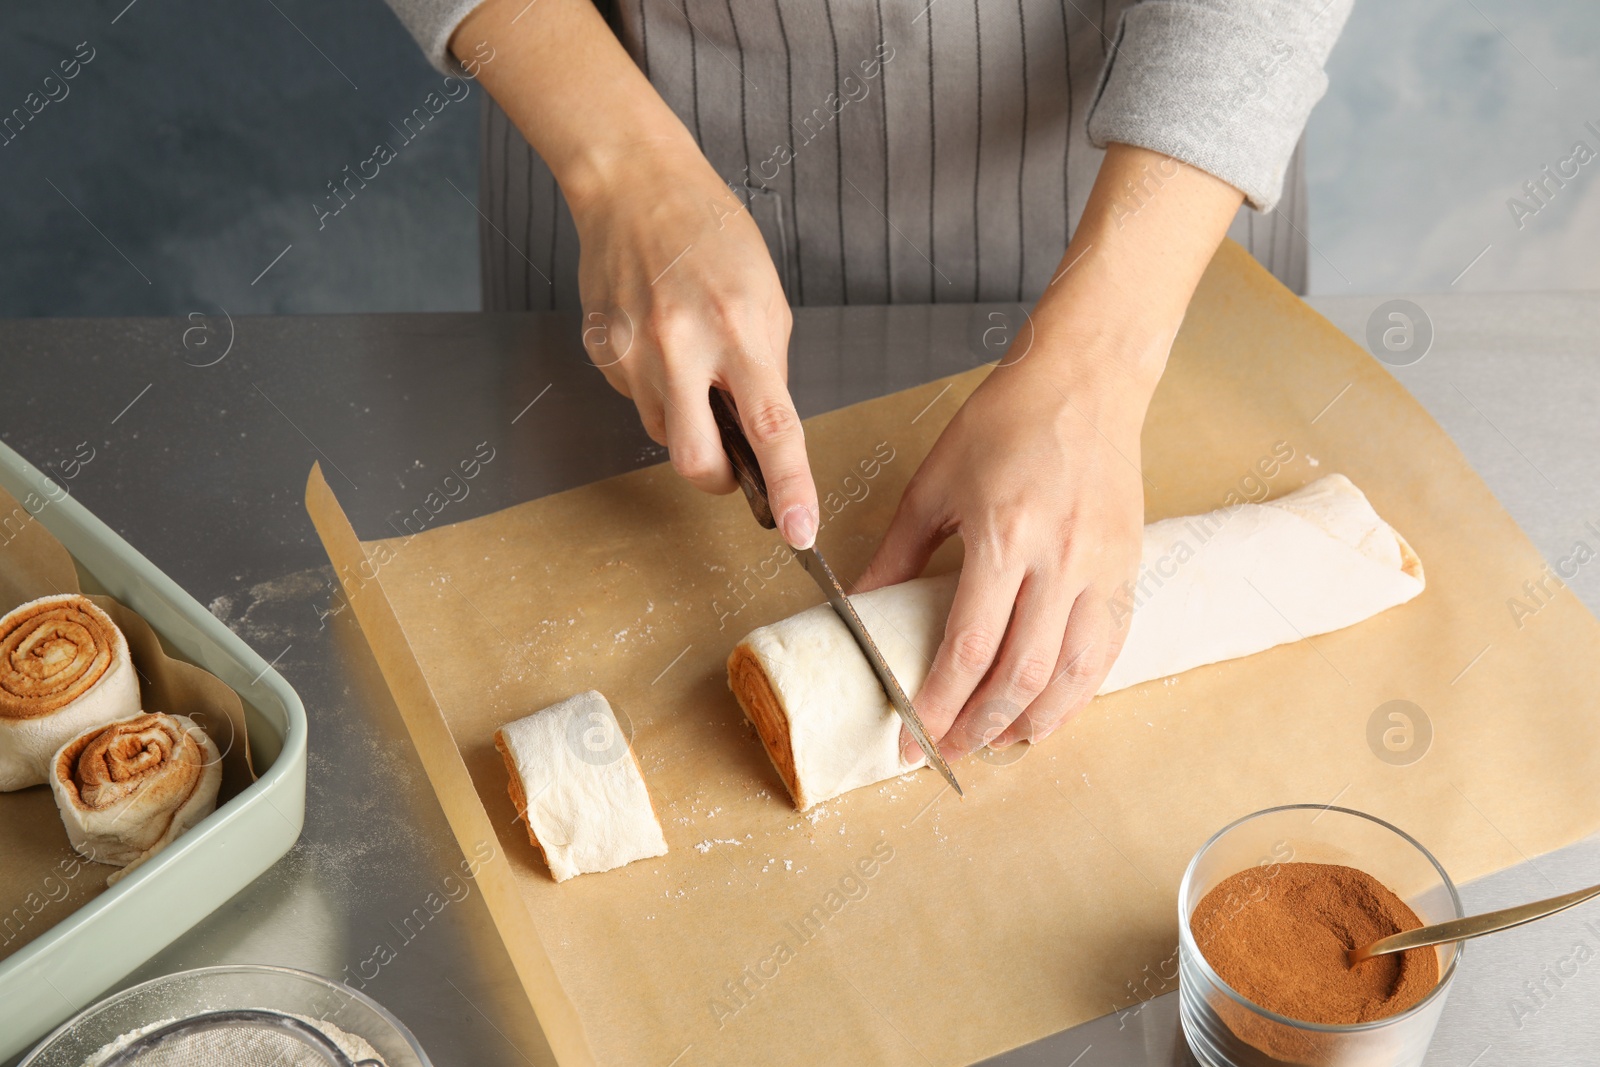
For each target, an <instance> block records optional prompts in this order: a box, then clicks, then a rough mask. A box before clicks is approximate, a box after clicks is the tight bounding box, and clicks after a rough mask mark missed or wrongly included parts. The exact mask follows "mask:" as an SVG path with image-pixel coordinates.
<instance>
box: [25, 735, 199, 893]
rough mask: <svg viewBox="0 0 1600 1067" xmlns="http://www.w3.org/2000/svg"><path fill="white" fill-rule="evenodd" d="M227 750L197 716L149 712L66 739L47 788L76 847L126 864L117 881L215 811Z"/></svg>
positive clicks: (97, 857) (107, 860)
mask: <svg viewBox="0 0 1600 1067" xmlns="http://www.w3.org/2000/svg"><path fill="white" fill-rule="evenodd" d="M221 784H222V756H221V754H220V753H219V752H218V751H217V746H216V744H215V743H213V742H212V740H211V739H210V738H209V737H207V736H206V734H205V731H204V730H202V729H200V727H199V726H197V725H196V724H195V723H194V721H193V720H192V719H189V718H187V717H185V716H183V715H163V714H145V715H139V716H137V717H135V718H132V719H124V720H122V721H121V722H114V723H111V724H110V725H108V726H102V727H97V728H94V729H90V730H87V731H85V732H84V733H82V734H79V735H78V736H77V737H75V738H73V739H72V740H70V741H68V742H67V743H66V744H65V745H63V746H61V749H60V751H58V752H57V753H56V756H55V760H54V762H53V764H52V766H51V775H50V788H51V790H52V791H53V792H54V793H55V797H56V807H57V808H58V809H60V811H61V821H62V822H63V823H65V824H66V827H67V838H68V839H69V840H70V841H71V842H72V847H73V848H74V849H76V850H77V851H78V852H79V854H81V855H83V856H85V857H87V858H88V859H91V860H95V861H96V862H99V863H109V864H112V865H114V866H118V867H121V868H122V870H120V871H118V872H116V873H115V874H113V875H112V876H111V877H110V878H109V879H108V880H107V881H108V884H109V883H114V882H116V881H117V880H118V879H119V878H121V877H122V876H123V875H125V874H127V873H128V871H130V870H132V869H133V868H134V867H137V866H138V865H139V864H141V863H143V862H144V861H145V860H147V859H149V858H150V857H151V856H153V855H154V854H155V853H157V852H159V851H160V850H161V849H163V848H165V847H166V846H167V845H168V844H170V843H171V842H172V841H173V840H174V839H175V838H176V837H177V836H178V835H179V834H181V833H183V832H184V831H185V830H187V829H189V827H191V826H193V825H195V824H196V823H198V822H199V821H200V820H201V819H203V818H205V817H206V816H207V815H209V814H211V812H212V811H213V810H215V808H216V806H217V789H218V788H219V787H220V786H221Z"/></svg>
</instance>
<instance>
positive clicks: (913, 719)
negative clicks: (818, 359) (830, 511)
mask: <svg viewBox="0 0 1600 1067" xmlns="http://www.w3.org/2000/svg"><path fill="white" fill-rule="evenodd" d="M711 414H712V416H713V417H714V418H715V419H716V422H717V432H718V433H719V434H720V435H721V437H722V449H723V451H724V452H726V453H727V454H728V461H729V462H730V463H731V464H732V465H733V472H734V475H735V476H736V477H737V478H738V479H739V488H740V489H742V490H744V497H745V500H746V501H747V502H748V503H749V504H750V510H751V512H753V513H754V514H755V517H756V522H758V523H760V524H761V525H762V526H763V527H765V528H766V529H768V530H773V529H777V525H778V524H777V520H776V519H774V518H773V515H772V504H771V502H770V501H769V500H768V499H767V482H766V479H765V478H764V477H763V476H762V474H761V464H760V463H759V462H758V461H757V459H756V453H755V449H753V448H751V447H750V441H749V439H748V438H747V437H746V436H745V433H744V428H743V426H741V425H740V423H739V413H738V409H737V408H735V406H734V403H733V398H732V397H731V396H729V395H728V394H727V393H725V392H723V391H722V390H721V389H718V388H716V387H715V386H713V387H712V389H711ZM790 551H791V552H793V553H794V555H795V558H796V559H798V560H799V561H800V566H801V567H803V568H805V572H806V573H807V574H809V575H811V579H812V581H814V582H816V583H817V587H818V588H819V589H821V590H822V595H823V596H825V597H827V598H828V604H829V605H830V606H832V608H833V610H834V613H835V614H836V615H838V616H839V619H840V621H842V622H843V623H844V625H845V628H846V629H848V630H849V631H850V636H851V637H853V638H855V642H856V647H857V648H859V649H861V654H862V655H864V656H865V657H866V658H867V663H868V664H869V665H870V666H871V667H872V673H873V674H874V675H876V676H877V679H878V684H879V685H881V686H883V692H884V695H885V696H887V697H888V698H889V704H890V705H891V706H892V707H893V708H894V710H895V713H896V714H897V715H899V716H900V721H901V722H902V723H904V724H905V727H906V732H907V733H909V734H910V735H911V737H912V739H913V740H914V741H916V743H917V747H918V748H920V749H922V754H923V755H924V756H926V757H927V760H928V763H929V765H930V766H932V767H933V768H934V769H935V770H936V771H938V772H939V773H940V774H941V775H943V776H944V780H945V781H947V782H949V783H950V786H951V788H953V789H954V790H955V791H956V795H957V796H965V795H966V794H965V793H964V792H963V791H962V789H961V783H960V782H958V781H956V776H955V772H954V771H952V770H951V769H950V765H949V764H948V763H946V762H945V759H944V757H943V756H941V755H939V749H938V748H937V747H936V746H935V745H934V743H933V739H932V738H930V737H929V736H928V730H927V727H925V726H923V725H922V718H921V716H919V715H918V714H917V709H916V708H915V707H913V706H912V704H911V700H910V699H909V698H908V697H907V696H906V691H905V690H904V689H903V688H901V686H900V682H899V680H898V679H896V678H895V676H894V671H893V670H891V669H890V668H889V663H888V661H887V660H885V659H884V658H883V653H882V652H880V651H879V650H878V645H877V642H875V641H873V639H872V634H870V633H869V632H868V631H867V627H866V624H864V623H863V622H862V621H861V616H860V614H858V613H857V612H856V609H855V605H854V604H852V603H850V598H849V597H848V596H846V595H845V591H844V586H842V585H840V584H839V579H838V578H837V577H835V576H834V573H833V568H832V567H830V566H828V561H827V560H825V559H823V558H822V553H820V552H818V551H817V549H816V546H815V545H813V546H812V547H811V548H806V549H790Z"/></svg>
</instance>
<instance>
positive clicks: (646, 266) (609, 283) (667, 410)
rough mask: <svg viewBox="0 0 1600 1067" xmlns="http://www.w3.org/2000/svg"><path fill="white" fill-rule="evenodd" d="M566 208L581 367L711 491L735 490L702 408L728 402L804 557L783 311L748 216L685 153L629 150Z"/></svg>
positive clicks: (806, 538)
mask: <svg viewBox="0 0 1600 1067" xmlns="http://www.w3.org/2000/svg"><path fill="white" fill-rule="evenodd" d="M569 202H570V203H571V206H572V212H573V217H574V219H575V221H576V222H577V226H578V237H579V241H580V246H581V254H580V260H579V269H578V286H579V291H580V292H581V294H582V297H583V305H584V347H585V348H586V349H587V350H588V352H589V356H590V358H591V359H592V360H593V361H594V363H595V365H596V366H597V367H599V368H600V370H601V373H603V374H604V375H605V377H606V380H607V381H609V382H610V383H611V384H612V386H614V387H615V388H616V389H617V391H618V392H620V393H622V394H623V395H624V396H627V397H631V398H632V399H633V402H634V404H635V405H636V406H637V407H638V409H639V417H640V419H641V420H643V422H644V427H645V431H646V432H647V433H649V434H650V436H651V437H652V438H654V439H655V440H656V441H657V442H658V443H660V444H663V445H666V446H667V449H668V451H669V453H670V454H671V457H672V465H673V467H674V468H676V469H677V471H678V473H679V474H682V475H683V476H684V477H685V478H687V479H688V480H689V481H690V482H692V483H694V484H695V485H696V486H698V487H700V488H701V489H704V490H707V491H708V492H714V493H725V492H728V491H730V490H732V489H733V488H734V486H735V484H736V483H735V482H734V479H733V473H732V471H731V469H730V468H729V465H728V461H727V457H726V456H725V455H724V454H723V451H722V445H721V442H720V438H719V437H718V435H717V427H716V423H715V422H714V421H713V420H712V416H711V408H710V404H709V402H708V400H707V394H708V390H709V389H710V387H711V386H713V385H715V386H718V387H720V388H723V389H726V390H727V391H728V392H730V393H732V394H733V398H734V401H735V403H736V404H737V405H738V408H739V419H740V422H742V423H743V425H744V430H745V433H746V435H748V436H749V438H750V443H751V445H752V446H753V447H754V448H755V450H756V456H757V458H758V459H759V460H760V461H761V472H762V474H763V475H764V477H765V478H766V482H767V492H768V494H769V496H770V498H771V501H772V514H773V515H774V516H775V517H776V518H777V519H778V523H779V528H780V530H781V532H782V534H783V536H784V539H785V540H787V541H788V542H789V543H790V544H791V545H793V546H795V547H796V548H809V547H810V546H811V544H812V542H813V541H814V540H815V539H816V533H817V525H818V511H817V491H816V487H815V485H814V483H813V481H812V478H811V468H810V466H809V464H808V462H807V460H806V449H805V440H804V438H803V435H802V432H801V428H800V419H799V417H798V416H797V415H796V413H795V409H794V403H793V401H791V400H790V398H789V390H788V386H787V384H786V383H787V379H788V362H787V354H788V348H789V327H790V323H791V316H790V312H789V304H788V302H787V300H786V299H785V298H784V295H783V287H782V285H781V284H780V283H779V281H778V274H777V271H776V269H775V268H774V267H773V264H772V257H771V256H770V255H769V254H768V252H767V246H766V243H765V241H764V240H763V239H762V236H761V232H760V231H759V230H758V229H757V228H756V225H755V222H754V221H753V220H752V219H751V218H750V213H749V212H748V211H746V210H745V209H744V206H743V205H742V204H741V203H740V201H739V199H738V198H737V197H735V196H734V195H733V193H732V192H731V191H730V190H729V189H728V187H727V186H726V185H724V184H723V183H722V181H721V180H720V179H719V178H718V177H717V175H716V174H715V172H713V171H712V169H711V167H710V165H709V164H707V163H706V161H705V159H704V158H703V157H702V156H701V155H700V152H699V150H698V149H697V148H695V147H694V146H693V145H692V144H691V145H688V146H687V147H684V146H661V145H656V144H650V145H643V146H639V147H636V148H635V149H634V150H633V151H632V152H631V153H630V154H629V155H628V156H627V157H626V158H624V159H622V160H618V161H616V162H615V163H614V164H613V166H612V168H611V170H610V173H609V174H608V177H607V180H606V181H605V182H604V183H603V185H602V187H601V188H600V189H598V190H596V191H592V192H590V193H589V194H587V195H585V196H583V197H582V198H578V199H572V200H570V201H569Z"/></svg>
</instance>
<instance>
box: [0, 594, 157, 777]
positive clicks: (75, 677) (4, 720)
mask: <svg viewBox="0 0 1600 1067" xmlns="http://www.w3.org/2000/svg"><path fill="white" fill-rule="evenodd" d="M137 714H139V675H138V672H136V671H135V670H134V669H133V661H132V659H131V658H130V657H129V655H128V641H127V639H126V638H125V637H123V636H122V631H121V630H119V629H117V624H116V623H114V622H112V621H111V617H110V616H109V615H107V614H106V613H105V612H103V611H101V610H100V608H99V607H98V606H97V605H96V604H95V603H94V602H93V601H92V600H90V599H89V598H88V597H85V596H80V595H79V594H77V593H62V594H58V595H56V596H47V597H40V598H39V599H38V600H30V601H29V602H28V603H26V604H22V605H20V606H18V607H16V608H13V609H12V610H11V611H9V612H7V613H6V615H5V617H4V618H0V792H4V791H6V790H10V789H22V788H25V787H27V786H30V785H41V784H43V783H45V782H47V781H49V780H50V764H51V758H52V757H53V756H54V755H55V753H56V750H57V749H59V748H60V747H61V746H62V745H64V744H66V743H67V742H68V741H70V740H71V739H72V738H74V737H76V736H78V735H79V734H81V733H83V732H84V731H85V730H88V729H90V728H92V727H95V726H104V725H105V724H106V723H108V722H113V721H115V720H117V719H124V718H127V717H128V716H130V715H137Z"/></svg>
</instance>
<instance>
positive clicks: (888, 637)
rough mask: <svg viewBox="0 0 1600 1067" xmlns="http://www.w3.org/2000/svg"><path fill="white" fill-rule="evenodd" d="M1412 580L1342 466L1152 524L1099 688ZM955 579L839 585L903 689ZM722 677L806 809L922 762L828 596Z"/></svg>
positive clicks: (1357, 615)
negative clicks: (1271, 494)
mask: <svg viewBox="0 0 1600 1067" xmlns="http://www.w3.org/2000/svg"><path fill="white" fill-rule="evenodd" d="M1423 585H1424V580H1423V573H1422V563H1421V561H1420V560H1419V559H1418V558H1417V555H1416V553H1415V552H1413V551H1412V550H1411V546H1410V545H1408V544H1407V543H1406V542H1405V539H1404V538H1402V537H1401V536H1400V535H1399V534H1398V533H1396V532H1395V530H1394V529H1393V528H1392V527H1391V526H1389V524H1388V523H1386V522H1384V521H1383V519H1381V518H1379V517H1378V514H1377V512H1375V511H1373V509H1372V505H1371V504H1370V503H1368V501H1367V498H1366V497H1365V496H1364V495H1363V494H1362V492H1361V490H1359V489H1357V488H1356V487H1355V486H1354V485H1352V484H1351V482H1350V480H1349V479H1348V478H1346V477H1344V475H1342V474H1330V475H1328V476H1326V477H1324V478H1321V479H1319V480H1318V481H1315V482H1313V483H1311V484H1310V485H1308V486H1305V487H1304V488H1302V489H1299V490H1297V491H1295V492H1293V493H1290V494H1288V495H1287V496H1284V497H1280V498H1279V499H1277V500H1273V501H1268V502H1266V503H1263V504H1240V505H1237V506H1235V507H1230V508H1223V509H1220V510H1218V511H1213V512H1210V513H1208V514H1205V515H1199V516H1194V517H1191V518H1180V519H1165V520H1162V521H1161V522H1156V523H1151V524H1150V525H1149V526H1146V527H1145V531H1144V548H1143V555H1142V562H1141V566H1140V575H1139V579H1138V581H1137V582H1136V583H1134V585H1133V586H1132V588H1130V589H1128V590H1124V598H1123V599H1122V600H1120V601H1118V602H1114V603H1112V604H1108V605H1106V610H1107V611H1110V612H1112V614H1113V615H1114V616H1118V615H1119V614H1120V617H1121V618H1123V619H1126V616H1127V612H1129V611H1131V612H1132V621H1131V624H1130V628H1129V631H1128V638H1127V642H1126V644H1124V646H1123V649H1122V653H1121V655H1120V656H1119V657H1118V658H1117V662H1116V663H1115V664H1114V665H1113V667H1112V669H1111V673H1110V674H1109V675H1108V676H1107V678H1106V681H1105V683H1104V684H1103V685H1102V686H1101V687H1100V692H1101V693H1110V692H1114V691H1116V690H1118V689H1125V688H1127V687H1128V686H1132V685H1138V684H1139V683H1141V682H1147V681H1150V680H1152V679H1155V678H1163V677H1166V676H1168V675H1172V674H1178V673H1181V672H1183V671H1187V670H1190V669H1192V668H1194V667H1199V666H1203V665H1205V664H1208V663H1218V662H1221V661H1223V660H1228V659H1236V658H1238V657H1240V656H1248V655H1251V654H1253V653H1256V652H1261V651H1264V650H1265V649H1269V648H1272V647H1273V646H1275V645H1281V644H1286V643H1289V642H1292V641H1298V640H1300V639H1301V638H1304V637H1315V636H1317V635H1318V634H1324V633H1328V632H1330V631H1332V630H1338V629H1342V628H1344V627H1346V626H1351V625H1354V624H1355V623H1358V622H1361V621H1362V620H1363V619H1366V618H1369V617H1370V616H1373V615H1376V614H1378V613H1379V612H1381V611H1384V610H1386V609H1388V608H1391V607H1394V606H1395V605H1397V604H1403V603H1405V602H1406V601H1408V600H1410V599H1411V598H1412V597H1414V596H1416V595H1417V594H1418V593H1420V592H1422V589H1423ZM955 587H956V576H955V575H945V576H941V577H937V578H919V579H916V580H914V581H910V582H905V583H903V584H901V585H895V586H889V587H888V588H885V589H878V590H874V591H873V592H870V593H863V594H859V595H857V596H853V597H851V598H850V600H851V602H852V603H853V604H855V606H856V610H857V611H858V612H860V614H861V618H862V621H863V622H864V623H865V624H866V626H867V629H868V630H870V631H871V633H872V636H873V639H874V640H875V641H877V643H878V645H879V647H880V648H881V649H882V650H883V654H884V657H885V659H887V660H888V661H889V666H890V668H891V669H893V671H894V673H895V677H896V678H898V679H899V680H900V684H901V686H902V687H904V688H905V690H906V692H908V693H912V694H915V693H916V692H917V691H918V690H919V689H920V688H921V687H922V683H923V681H924V680H925V679H926V677H927V673H928V667H929V665H930V664H931V663H932V661H933V655H934V653H935V652H936V651H937V649H938V647H939V641H940V639H941V638H942V637H943V636H944V622H945V618H946V616H947V615H948V614H949V611H950V603H951V601H952V599H954V596H955ZM728 685H729V687H730V688H731V689H732V690H733V693H734V695H735V696H736V697H737V698H738V700H739V704H740V706H741V707H742V708H744V712H745V715H746V716H747V717H748V718H749V719H750V721H751V722H752V723H754V724H755V726H756V730H757V732H758V733H759V734H760V735H761V741H762V744H763V745H764V746H765V747H766V749H767V754H768V755H769V756H770V757H771V759H772V762H773V766H775V767H776V768H777V770H778V774H779V776H780V777H781V778H782V779H783V782H784V785H786V786H787V787H788V789H789V793H790V795H791V796H792V797H793V798H794V801H795V805H796V807H798V808H799V809H800V810H802V811H804V810H805V809H807V808H809V807H811V806H812V805H814V804H819V803H821V802H823V801H825V800H829V799H832V798H833V797H836V796H838V795H839V794H841V793H844V792H847V791H849V790H851V789H858V788H860V787H861V786H864V785H871V784H873V783H874V782H881V781H883V780H885V779H887V778H893V777H895V776H896V775H899V774H903V773H905V772H907V771H910V770H913V769H915V768H917V767H920V766H922V764H923V762H924V761H923V759H922V758H921V757H920V755H919V756H918V758H917V759H916V760H915V761H912V762H906V761H904V760H902V759H901V758H900V746H899V737H900V720H899V717H898V716H896V715H895V713H894V708H893V707H892V706H891V705H890V704H889V700H888V697H886V696H885V695H884V693H883V690H882V688H881V687H880V686H879V685H878V681H877V678H876V676H874V675H873V673H872V669H871V667H869V666H868V665H867V661H866V659H865V658H863V656H862V655H861V653H860V651H859V650H857V648H856V646H855V642H854V641H853V640H852V639H851V637H850V632H849V631H848V630H847V629H845V626H844V624H843V623H842V622H840V621H839V619H838V617H837V616H836V615H835V614H834V613H833V609H832V608H830V607H829V606H828V605H826V604H821V605H818V606H817V607H814V608H810V609H808V610H806V611H803V612H801V613H799V614H798V615H794V616H791V617H790V618H787V619H784V620H782V621H780V622H776V623H773V624H772V625H770V626H763V627H761V628H760V629H758V630H756V631H754V632H753V633H751V634H750V635H749V636H747V637H746V638H745V639H744V640H743V641H741V642H739V644H738V646H736V647H735V648H734V650H733V652H732V654H731V655H730V656H729V657H728Z"/></svg>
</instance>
